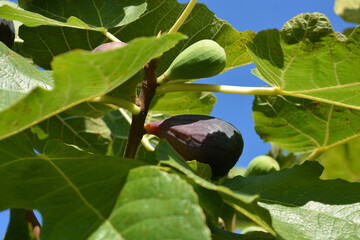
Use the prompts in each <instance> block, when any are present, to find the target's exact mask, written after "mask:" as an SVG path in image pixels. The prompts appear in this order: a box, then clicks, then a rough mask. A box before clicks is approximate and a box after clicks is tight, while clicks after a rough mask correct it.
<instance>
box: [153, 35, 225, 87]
mask: <svg viewBox="0 0 360 240" xmlns="http://www.w3.org/2000/svg"><path fill="white" fill-rule="evenodd" d="M225 66H226V53H225V50H224V49H223V48H222V47H221V46H220V45H219V44H218V43H217V42H215V41H213V40H210V39H204V40H201V41H198V42H196V43H194V44H192V45H191V46H189V47H188V48H186V49H185V50H184V51H182V52H181V53H180V54H179V55H178V56H177V57H176V58H175V59H174V61H173V62H172V63H171V65H170V67H169V68H168V69H167V70H166V71H165V73H164V74H163V75H162V76H160V77H159V78H158V82H159V83H161V82H163V81H169V80H182V79H185V80H186V79H199V78H206V77H212V76H215V75H217V74H219V73H220V72H222V71H223V70H224V68H225Z"/></svg>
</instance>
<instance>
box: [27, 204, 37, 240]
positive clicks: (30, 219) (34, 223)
mask: <svg viewBox="0 0 360 240" xmlns="http://www.w3.org/2000/svg"><path fill="white" fill-rule="evenodd" d="M25 220H26V221H27V222H29V223H30V224H31V226H32V228H33V233H34V235H35V238H36V240H39V239H40V228H41V226H40V223H39V221H38V220H37V218H36V216H35V214H34V211H33V210H26V212H25Z"/></svg>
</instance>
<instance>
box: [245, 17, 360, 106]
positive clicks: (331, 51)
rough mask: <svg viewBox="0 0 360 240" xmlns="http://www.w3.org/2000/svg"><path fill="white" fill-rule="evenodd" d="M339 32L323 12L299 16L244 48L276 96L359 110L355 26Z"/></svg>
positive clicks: (359, 52) (357, 32) (359, 70)
mask: <svg viewBox="0 0 360 240" xmlns="http://www.w3.org/2000/svg"><path fill="white" fill-rule="evenodd" d="M338 36H339V35H338V34H336V33H334V32H333V29H332V27H331V25H330V22H329V20H328V19H327V18H326V17H325V16H324V15H322V14H320V13H313V14H300V15H298V16H297V17H295V18H293V19H291V20H290V21H289V22H287V23H286V24H285V25H284V27H283V28H282V30H281V31H278V30H276V29H272V30H265V31H261V32H259V33H258V34H257V35H256V37H255V38H254V39H253V41H252V42H250V43H248V45H247V46H248V49H249V53H250V55H251V56H252V58H253V59H254V62H255V65H256V67H257V71H258V73H257V75H259V74H261V78H262V79H263V80H265V81H266V82H267V83H268V84H270V85H271V86H273V87H276V88H278V89H279V91H278V94H281V95H292V96H297V97H302V98H308V99H312V100H317V101H322V102H326V103H330V104H334V105H338V106H344V107H349V108H354V109H360V94H359V92H360V79H359V78H358V76H359V75H360V61H359V58H360V47H359V46H360V45H359V42H360V27H357V28H356V29H355V30H354V32H353V34H352V35H351V36H350V37H349V38H347V39H346V38H345V37H342V38H344V39H345V40H343V39H338V38H337V37H338Z"/></svg>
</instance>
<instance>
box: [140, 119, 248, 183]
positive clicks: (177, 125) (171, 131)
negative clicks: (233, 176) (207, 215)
mask: <svg viewBox="0 0 360 240" xmlns="http://www.w3.org/2000/svg"><path fill="white" fill-rule="evenodd" d="M144 128H145V131H146V133H148V134H153V135H156V136H158V137H159V138H160V139H166V140H167V141H168V142H169V143H170V144H171V146H172V147H173V148H174V149H175V150H176V151H177V152H178V153H179V154H180V155H181V156H182V157H183V158H184V159H185V160H187V161H188V160H194V159H195V160H197V161H199V162H202V163H207V164H209V165H210V167H211V170H212V179H217V178H219V177H222V176H225V175H226V174H227V173H228V172H229V170H230V169H231V168H232V167H234V165H235V163H236V162H237V160H238V159H239V157H240V155H241V153H242V150H243V146H244V142H243V139H242V136H241V134H240V132H239V131H238V130H237V129H236V128H235V127H234V126H233V125H231V124H230V123H228V122H225V121H223V120H220V119H218V118H215V117H210V116H203V115H180V116H175V117H171V118H168V119H165V120H163V121H159V122H150V123H147V124H145V126H144Z"/></svg>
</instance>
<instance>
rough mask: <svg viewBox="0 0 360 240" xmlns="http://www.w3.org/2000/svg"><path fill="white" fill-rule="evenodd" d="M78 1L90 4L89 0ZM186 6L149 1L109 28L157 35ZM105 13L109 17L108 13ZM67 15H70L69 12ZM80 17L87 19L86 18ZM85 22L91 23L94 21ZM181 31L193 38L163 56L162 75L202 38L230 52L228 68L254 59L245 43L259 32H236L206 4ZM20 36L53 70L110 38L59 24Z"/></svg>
mask: <svg viewBox="0 0 360 240" xmlns="http://www.w3.org/2000/svg"><path fill="white" fill-rule="evenodd" d="M113 1H114V0H112V1H110V0H108V1H105V2H113ZM38 2H40V1H38ZM76 2H81V3H83V2H86V3H87V1H76ZM96 2H103V1H96ZM116 2H119V1H116ZM121 2H124V1H121ZM129 2H130V3H131V2H133V1H125V3H127V4H129ZM137 2H139V0H137ZM57 4H60V3H57V2H55V3H54V5H52V7H53V8H54V9H56V10H54V11H58V10H57V9H58V8H56V7H55V6H57ZM61 4H62V5H63V6H64V8H66V9H67V8H69V7H70V6H72V5H73V4H76V3H68V1H62V2H61ZM104 4H106V3H104ZM68 5H69V6H68ZM90 5H91V4H90ZM185 7H186V5H185V4H179V3H178V2H177V1H176V0H153V1H148V2H147V10H146V12H145V13H144V14H142V15H141V16H140V17H139V19H137V20H136V21H134V22H131V23H129V24H126V25H124V26H122V27H115V26H108V27H110V29H109V31H110V32H111V33H112V34H114V35H115V36H116V37H117V38H118V39H120V40H121V41H123V42H129V41H131V40H132V39H134V38H138V37H143V36H156V35H158V33H159V32H162V33H164V32H166V31H168V30H169V29H170V28H171V27H172V25H173V24H174V23H175V22H176V20H177V18H178V17H179V16H180V15H181V13H182V12H183V10H184V9H185ZM111 13H112V11H111ZM103 14H104V13H101V14H100V16H103ZM88 16H89V18H94V19H93V20H92V21H93V22H94V23H93V24H97V23H96V22H99V19H100V18H101V17H100V18H98V16H99V15H98V13H96V14H92V15H90V14H89V15H88ZM104 16H106V14H105V15H104ZM66 17H68V15H67V16H66ZM80 19H82V20H84V19H83V18H80ZM84 21H85V20H84ZM85 22H86V23H89V22H91V21H90V20H89V21H85ZM96 26H98V25H96ZM179 32H181V33H183V34H186V35H188V36H191V38H190V39H188V40H187V41H183V42H181V44H179V45H178V46H177V47H176V48H174V49H173V50H171V51H170V52H168V53H166V54H164V55H163V56H162V58H161V60H160V65H159V72H158V73H159V75H160V74H162V73H163V72H165V70H166V68H167V67H168V66H169V65H170V64H171V62H172V60H174V59H175V57H176V56H177V55H178V54H179V52H180V51H182V50H183V49H185V48H186V47H188V46H190V45H191V44H192V43H194V42H196V41H199V40H201V39H213V40H214V41H216V42H218V43H219V44H220V45H221V46H222V47H223V48H224V49H225V51H226V52H227V67H226V70H227V69H230V68H234V67H238V66H241V65H245V64H249V63H251V61H252V60H251V58H250V55H249V54H248V53H247V52H246V47H245V43H246V42H248V41H249V40H251V39H252V38H253V37H254V35H255V33H254V32H252V31H245V32H238V31H236V30H235V29H234V28H232V27H231V25H230V24H228V23H227V22H226V21H223V20H220V19H218V18H217V17H216V16H215V15H214V13H212V12H211V11H210V10H209V9H208V8H207V7H206V6H205V5H203V4H197V5H196V6H195V8H194V10H193V12H192V13H191V14H190V16H189V17H188V19H187V21H186V22H185V23H184V25H183V26H182V27H181V28H180V30H179ZM20 37H21V38H22V39H24V41H25V42H24V45H23V48H24V51H25V52H26V53H28V54H30V55H31V56H32V57H33V59H34V62H35V63H36V64H39V66H41V67H42V68H44V69H50V67H51V66H50V62H51V61H52V59H53V57H54V56H57V55H59V54H61V53H64V52H67V51H71V50H74V49H77V48H80V49H85V50H92V49H94V48H95V47H97V46H98V45H100V44H101V43H104V42H105V41H107V39H106V37H105V36H104V35H103V34H101V33H99V32H94V31H87V30H82V29H75V28H67V27H55V26H39V27H31V28H30V27H26V26H23V27H21V28H20Z"/></svg>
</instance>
